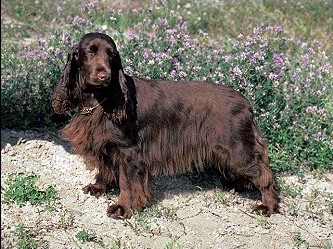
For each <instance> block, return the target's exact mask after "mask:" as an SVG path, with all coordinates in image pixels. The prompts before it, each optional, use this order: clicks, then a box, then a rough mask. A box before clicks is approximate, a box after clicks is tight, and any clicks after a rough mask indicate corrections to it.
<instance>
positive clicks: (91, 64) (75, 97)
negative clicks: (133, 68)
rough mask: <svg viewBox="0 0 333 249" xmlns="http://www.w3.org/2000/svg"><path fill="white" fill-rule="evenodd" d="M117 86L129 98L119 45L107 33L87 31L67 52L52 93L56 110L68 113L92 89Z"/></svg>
mask: <svg viewBox="0 0 333 249" xmlns="http://www.w3.org/2000/svg"><path fill="white" fill-rule="evenodd" d="M109 87H116V88H119V89H120V90H121V92H122V94H123V95H124V98H125V99H126V96H127V86H126V79H125V75H124V72H123V68H122V65H121V60H120V56H119V53H118V51H117V47H116V44H115V43H114V41H113V40H112V38H111V37H109V36H108V35H106V34H102V33H96V32H95V33H88V34H86V35H84V36H83V37H82V38H81V40H80V42H79V43H78V45H75V46H74V47H73V48H72V49H71V50H70V52H69V53H68V57H67V63H66V65H65V67H64V69H63V71H62V73H61V77H60V80H59V82H58V85H57V86H56V88H55V91H54V93H53V96H52V106H53V108H54V111H55V112H56V113H66V112H69V111H71V110H73V109H74V108H76V107H77V106H78V105H79V104H80V102H81V101H82V93H83V92H89V89H94V88H95V89H96V88H97V89H98V88H101V89H102V91H103V88H109Z"/></svg>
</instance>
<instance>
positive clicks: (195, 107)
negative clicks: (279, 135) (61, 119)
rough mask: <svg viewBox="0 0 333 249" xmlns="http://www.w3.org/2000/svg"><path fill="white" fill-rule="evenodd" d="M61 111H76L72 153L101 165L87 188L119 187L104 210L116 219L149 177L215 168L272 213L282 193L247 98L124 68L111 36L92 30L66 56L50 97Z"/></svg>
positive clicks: (68, 133)
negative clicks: (252, 191)
mask: <svg viewBox="0 0 333 249" xmlns="http://www.w3.org/2000/svg"><path fill="white" fill-rule="evenodd" d="M52 106H53V108H54V111H55V112H56V113H68V112H70V111H72V110H74V109H77V110H78V111H77V114H76V115H75V116H74V117H73V118H72V120H71V121H70V123H69V124H67V125H66V126H65V127H64V128H63V129H62V136H63V137H64V139H66V140H67V141H69V142H70V143H71V145H72V148H73V151H74V152H75V153H77V154H79V155H81V156H83V157H84V158H85V159H86V160H87V161H89V162H90V164H92V165H93V166H94V167H96V168H97V169H98V173H97V175H96V182H95V183H94V184H89V185H87V186H86V187H84V188H83V191H84V192H85V193H90V194H91V195H94V196H97V197H98V196H100V195H101V194H103V193H104V192H106V191H107V189H108V187H110V186H116V187H119V189H120V193H119V197H118V202H117V203H115V204H113V205H110V206H109V207H108V208H107V214H108V216H110V217H113V218H115V219H118V218H129V217H130V216H131V209H135V210H140V209H142V208H143V207H145V206H146V205H147V204H148V203H149V201H150V199H151V197H152V193H151V187H150V185H151V178H152V177H153V176H156V175H160V174H163V175H174V174H182V173H185V172H191V171H203V170H204V169H205V168H207V167H215V168H216V169H218V170H219V171H220V172H221V173H226V174H227V175H229V176H231V179H232V180H234V181H237V182H238V183H239V182H240V183H243V184H244V185H253V186H254V187H256V188H257V189H259V190H260V192H261V195H262V205H259V206H258V208H260V209H263V210H264V211H266V213H267V215H271V214H273V213H275V212H276V211H277V208H278V195H277V192H276V191H275V189H274V180H273V174H272V171H271V170H270V169H269V165H268V157H267V146H266V143H265V141H264V139H263V137H262V135H261V133H260V130H259V128H258V126H257V124H256V121H255V119H254V114H253V109H252V106H251V104H250V102H249V101H248V100H246V99H245V98H244V97H243V96H242V95H241V94H239V93H237V92H236V91H235V90H233V89H231V88H230V87H228V86H225V85H222V84H214V83H208V82H204V81H162V80H145V79H139V78H133V77H131V76H128V75H126V74H124V71H123V67H122V64H121V59H120V56H119V52H118V51H117V48H116V45H115V43H114V41H113V40H112V39H111V38H110V37H109V36H108V35H106V34H102V33H88V34H86V35H84V36H83V37H82V39H81V40H80V42H79V43H78V45H77V46H74V47H73V48H72V49H71V51H70V52H69V54H68V60H67V64H66V65H65V67H64V69H63V71H62V74H61V77H60V80H59V83H58V85H57V86H56V88H55V90H54V93H53V96H52Z"/></svg>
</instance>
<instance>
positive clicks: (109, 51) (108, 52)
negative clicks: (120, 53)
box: [106, 49, 115, 58]
mask: <svg viewBox="0 0 333 249" xmlns="http://www.w3.org/2000/svg"><path fill="white" fill-rule="evenodd" d="M106 53H107V55H108V56H109V57H110V58H112V57H114V56H115V53H114V52H113V51H112V50H110V49H108V50H106Z"/></svg>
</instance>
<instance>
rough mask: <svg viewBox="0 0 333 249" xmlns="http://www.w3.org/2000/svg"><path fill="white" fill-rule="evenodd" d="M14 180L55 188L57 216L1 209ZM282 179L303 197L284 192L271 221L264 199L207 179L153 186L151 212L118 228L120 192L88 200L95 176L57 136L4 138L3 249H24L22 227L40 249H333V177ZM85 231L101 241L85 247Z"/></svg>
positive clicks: (33, 209)
mask: <svg viewBox="0 0 333 249" xmlns="http://www.w3.org/2000/svg"><path fill="white" fill-rule="evenodd" d="M14 172H16V173H20V174H22V175H30V174H32V173H34V174H36V175H38V176H40V179H39V182H38V186H40V187H41V189H42V188H45V186H47V185H53V186H54V187H55V188H56V190H57V191H58V193H59V197H60V198H59V200H57V201H56V203H55V204H54V205H53V210H51V211H47V210H46V206H45V205H43V204H42V205H37V206H33V205H31V204H29V203H27V204H25V205H23V206H18V205H16V204H14V203H9V204H5V203H3V193H4V191H5V190H6V188H7V184H6V179H7V178H8V176H9V175H10V174H11V173H14ZM279 178H280V180H281V181H283V182H284V186H288V187H287V188H290V189H291V190H290V191H292V190H293V189H294V192H295V191H296V190H297V194H296V197H291V194H288V192H285V194H284V195H283V196H282V202H281V212H280V213H279V214H275V215H273V216H271V217H270V218H267V217H265V216H262V215H260V214H256V213H253V212H252V208H251V207H252V206H253V205H254V204H255V203H257V202H259V199H260V195H259V193H257V192H256V191H247V192H236V191H235V190H233V189H226V188H224V187H223V185H222V184H221V182H220V181H219V179H220V178H219V176H218V175H217V174H212V173H206V174H191V175H186V176H177V177H158V178H155V179H154V180H153V191H154V200H153V203H152V205H151V206H150V207H148V208H147V209H145V210H144V211H143V212H140V213H134V215H133V216H132V218H131V219H129V220H113V219H110V218H108V217H107V216H106V208H107V205H108V204H110V203H113V202H114V201H115V200H116V194H117V190H111V191H110V192H108V193H107V194H106V195H103V196H101V197H100V198H95V197H92V196H90V195H85V194H84V193H83V192H82V190H81V189H82V187H84V186H85V185H87V184H88V183H92V182H93V179H94V172H93V171H89V170H88V169H87V168H86V165H85V164H84V162H83V160H82V159H81V158H79V157H78V156H76V155H73V154H71V153H70V149H69V145H68V144H66V143H64V142H63V141H62V140H61V139H60V138H59V137H58V136H57V134H54V133H50V132H35V131H15V130H2V131H1V200H2V204H1V248H18V243H19V239H20V238H19V237H18V236H16V235H14V234H13V231H14V230H15V228H16V227H17V226H18V224H23V225H24V228H25V229H26V231H31V232H32V233H34V236H33V237H32V239H33V240H34V241H35V242H36V243H37V244H38V248H54V249H59V248H156V249H158V248H168V249H171V248H200V249H203V248H214V249H215V248H260V249H261V248H266V249H269V248H325V249H328V248H332V247H333V215H332V209H333V174H325V175H322V176H320V177H319V176H315V175H305V176H303V177H302V178H299V177H296V176H281V177H279ZM295 189H296V190H295ZM290 191H289V192H290ZM82 230H86V231H90V232H91V233H93V234H95V235H96V239H94V241H91V242H83V241H81V240H79V239H78V238H77V237H76V236H75V235H76V234H77V233H78V232H79V231H82Z"/></svg>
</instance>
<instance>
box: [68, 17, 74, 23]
mask: <svg viewBox="0 0 333 249" xmlns="http://www.w3.org/2000/svg"><path fill="white" fill-rule="evenodd" d="M73 20H74V18H73V17H72V16H67V18H66V21H67V22H68V23H72V22H73Z"/></svg>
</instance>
